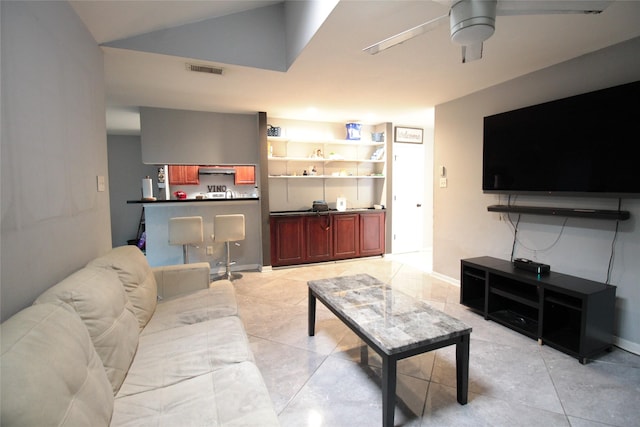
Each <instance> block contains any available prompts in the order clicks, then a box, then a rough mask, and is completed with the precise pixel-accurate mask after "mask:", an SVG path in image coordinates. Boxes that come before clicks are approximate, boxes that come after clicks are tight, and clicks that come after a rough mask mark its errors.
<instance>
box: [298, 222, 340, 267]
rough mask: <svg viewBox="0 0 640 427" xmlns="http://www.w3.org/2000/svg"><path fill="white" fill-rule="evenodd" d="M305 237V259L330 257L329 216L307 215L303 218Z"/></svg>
mask: <svg viewBox="0 0 640 427" xmlns="http://www.w3.org/2000/svg"><path fill="white" fill-rule="evenodd" d="M304 227H305V237H306V255H307V256H306V261H308V262H319V261H328V260H330V259H331V246H332V243H333V239H332V233H331V216H330V215H326V214H325V215H317V216H307V217H305V219H304Z"/></svg>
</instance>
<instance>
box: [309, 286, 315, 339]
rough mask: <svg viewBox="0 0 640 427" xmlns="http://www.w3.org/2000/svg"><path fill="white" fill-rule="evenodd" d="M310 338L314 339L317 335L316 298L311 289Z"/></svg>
mask: <svg viewBox="0 0 640 427" xmlns="http://www.w3.org/2000/svg"><path fill="white" fill-rule="evenodd" d="M308 328H309V336H310V337H312V336H314V335H315V334H316V297H315V295H313V292H312V291H311V289H309V325H308Z"/></svg>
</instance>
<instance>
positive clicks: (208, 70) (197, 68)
mask: <svg viewBox="0 0 640 427" xmlns="http://www.w3.org/2000/svg"><path fill="white" fill-rule="evenodd" d="M186 66H187V70H188V71H193V72H196V73H205V74H217V75H219V76H220V75H222V68H217V67H211V66H209V65H197V64H186Z"/></svg>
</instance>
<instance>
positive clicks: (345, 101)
mask: <svg viewBox="0 0 640 427" xmlns="http://www.w3.org/2000/svg"><path fill="white" fill-rule="evenodd" d="M70 3H71V5H72V6H73V8H74V9H75V10H76V12H77V13H78V15H79V16H80V18H81V19H82V21H83V22H84V23H85V25H86V26H87V28H88V30H89V31H90V32H91V34H92V35H93V37H94V38H95V39H96V41H97V42H98V43H99V44H100V45H101V46H102V49H103V51H104V59H105V80H106V82H105V84H106V97H107V112H108V114H107V118H108V120H107V126H108V129H109V132H110V133H121V134H127V133H136V132H138V130H139V123H138V121H137V120H138V113H137V111H138V107H140V106H153V107H163V108H176V109H186V110H202V111H218V112H241V113H253V112H256V111H266V112H267V113H268V115H269V116H270V117H282V118H296V119H308V120H323V121H335V122H347V121H353V120H360V121H362V122H365V123H379V122H384V121H393V122H395V123H399V124H405V125H412V124H416V125H421V126H424V125H425V124H427V123H426V121H427V120H428V118H429V117H431V114H430V111H432V108H433V107H434V106H435V105H437V104H440V103H443V102H446V101H449V100H452V99H456V98H459V97H462V96H465V95H467V94H470V93H473V92H475V91H478V90H481V89H483V88H486V87H490V86H493V85H496V84H498V83H501V82H504V81H507V80H510V79H513V78H515V77H518V76H521V75H524V74H527V73H530V72H533V71H536V70H539V69H542V68H545V67H548V66H551V65H553V64H557V63H560V62H563V61H566V60H569V59H572V58H575V57H578V56H581V55H584V54H586V53H589V52H592V51H595V50H599V49H602V48H604V47H607V46H610V45H613V44H616V43H619V42H622V41H625V40H628V39H631V38H635V37H639V36H640V25H638V22H640V1H613V2H611V4H610V5H609V6H608V7H607V8H606V9H605V11H604V12H603V13H601V14H599V15H567V14H561V15H539V16H509V17H506V16H499V17H498V18H497V20H496V31H495V34H494V35H493V37H491V38H490V39H489V40H488V41H486V42H485V44H484V54H483V58H482V59H481V60H479V61H473V62H470V63H466V64H462V63H461V57H460V49H459V47H458V46H456V45H454V44H453V43H452V42H451V41H450V39H449V28H448V26H447V25H445V26H441V27H438V28H436V29H435V30H433V31H430V32H428V33H426V34H423V35H421V36H419V37H416V38H414V39H411V40H408V41H406V42H405V43H403V44H401V45H398V46H395V47H393V48H391V49H389V50H386V51H384V52H381V53H379V54H377V55H369V54H367V53H365V52H363V51H362V49H363V48H364V47H367V46H369V45H371V44H372V43H375V42H377V41H380V40H382V39H384V38H387V37H389V36H391V35H394V34H396V33H399V32H400V31H403V30H405V29H407V28H410V27H412V26H416V25H418V24H421V23H423V22H425V21H428V20H430V19H434V18H436V17H438V16H442V15H444V14H447V13H448V8H449V4H450V0H437V1H384V0H375V1H367V0H342V1H337V0H331V1H329V0H317V1H306V2H303V1H286V2H281V1H249V0H247V1H244V0H240V1H237V0H236V1H189V0H184V1H154V0H145V1H126V0H125V1H70ZM581 3H585V1H581ZM586 3H588V1H587V2H586ZM638 54H640V52H639V53H638ZM187 63H190V64H197V65H207V66H214V67H219V68H222V69H223V72H222V75H214V74H206V73H195V72H192V71H188V70H187V68H186V64H187ZM586 72H606V70H586Z"/></svg>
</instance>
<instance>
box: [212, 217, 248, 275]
mask: <svg viewBox="0 0 640 427" xmlns="http://www.w3.org/2000/svg"><path fill="white" fill-rule="evenodd" d="M213 233H214V234H213V241H214V242H224V244H225V257H226V260H225V262H224V265H225V273H224V276H222V277H220V278H221V279H227V280H234V279H239V278H240V277H242V275H241V274H238V273H231V266H232V265H233V264H235V262H232V261H231V242H233V243H234V244H235V245H236V246H240V244H239V243H238V241H240V240H244V236H245V228H244V215H242V214H232V215H216V216H215V217H214V218H213ZM220 264H222V263H220Z"/></svg>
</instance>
